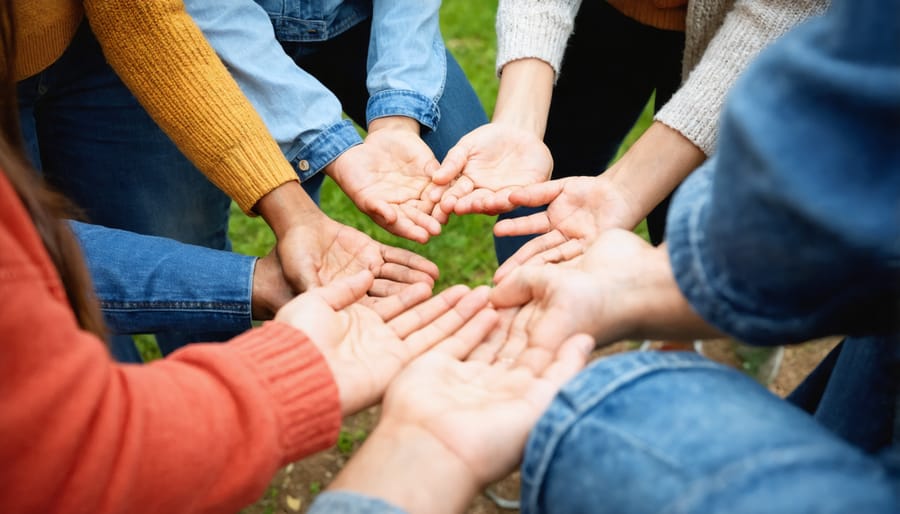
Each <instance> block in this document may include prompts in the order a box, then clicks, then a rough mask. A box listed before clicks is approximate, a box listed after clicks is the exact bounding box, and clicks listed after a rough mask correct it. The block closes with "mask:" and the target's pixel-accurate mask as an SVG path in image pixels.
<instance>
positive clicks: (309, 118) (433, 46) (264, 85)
mask: <svg viewBox="0 0 900 514" xmlns="http://www.w3.org/2000/svg"><path fill="white" fill-rule="evenodd" d="M440 5H441V2H440V1H439V0H318V1H308V0H307V1H300V0H256V1H255V2H254V0H186V1H185V6H186V7H187V10H188V12H189V13H190V15H191V16H192V17H193V18H194V21H195V22H196V23H197V25H198V26H199V27H200V29H201V30H202V31H203V33H204V35H205V36H206V38H207V39H208V41H209V42H210V44H211V45H212V46H213V48H215V50H216V52H217V53H218V55H219V57H220V58H221V59H222V61H223V62H224V63H225V64H226V66H228V68H229V70H230V71H231V72H232V75H233V76H234V78H235V80H237V82H238V85H240V87H241V89H242V90H243V91H244V94H245V95H246V96H247V98H248V99H249V100H250V102H251V103H253V105H254V107H256V110H257V112H259V114H260V116H261V117H262V118H263V121H265V123H266V125H267V126H268V127H269V130H270V132H271V133H272V135H273V137H274V138H275V140H276V141H277V142H278V144H279V145H280V146H281V150H282V152H283V153H284V154H285V156H286V157H287V158H288V160H289V161H291V163H293V164H294V165H295V168H296V169H297V171H298V175H299V176H300V179H301V180H306V179H307V178H309V177H310V176H312V175H314V174H315V173H317V172H318V171H320V170H321V169H322V168H323V167H325V166H326V165H327V164H329V163H330V162H331V161H333V160H334V159H335V158H336V157H337V156H339V155H340V154H341V153H343V152H344V151H346V150H347V149H348V148H350V147H351V146H353V145H355V144H358V143H360V142H361V141H362V139H361V137H360V136H359V134H358V133H357V132H356V129H355V128H354V127H353V124H352V123H351V122H350V121H349V120H346V119H343V117H342V109H341V104H340V102H339V100H338V99H337V97H336V96H335V95H334V94H332V93H331V92H330V91H329V90H328V89H327V88H326V87H325V86H323V85H322V84H321V83H320V82H319V81H318V80H317V79H316V78H315V77H313V76H312V75H310V74H309V73H307V72H305V71H304V70H302V69H301V68H299V67H298V66H297V65H296V64H295V63H294V62H293V60H292V59H291V58H290V57H288V56H287V55H286V54H285V52H284V50H283V49H282V47H281V45H280V44H279V41H283V42H299V43H315V42H324V41H328V40H330V39H332V38H334V37H336V36H338V35H340V34H342V33H343V32H345V31H346V30H348V29H349V28H351V27H353V26H355V25H357V24H359V23H360V22H362V21H364V20H366V19H369V18H371V20H372V33H371V37H370V41H369V48H368V64H367V72H368V73H367V77H366V88H367V89H368V93H369V100H368V104H367V109H366V123H367V124H368V123H369V122H371V121H372V120H373V119H376V118H380V117H384V116H393V115H402V116H408V117H410V118H414V119H416V120H417V121H418V122H419V123H420V124H422V125H423V126H424V127H426V128H428V129H431V130H434V129H435V128H436V126H437V123H438V119H439V117H440V113H439V111H438V107H437V102H438V100H439V99H440V97H441V95H442V93H443V90H444V81H445V76H446V64H447V63H446V53H445V48H444V43H443V38H442V36H441V33H440V26H439V23H438V15H439V11H440ZM273 28H274V33H273ZM273 36H274V37H273ZM276 39H277V40H276Z"/></svg>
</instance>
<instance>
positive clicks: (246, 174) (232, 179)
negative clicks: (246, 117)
mask: <svg viewBox="0 0 900 514" xmlns="http://www.w3.org/2000/svg"><path fill="white" fill-rule="evenodd" d="M216 167H217V173H216V174H215V175H208V176H210V177H211V178H216V179H217V182H219V181H221V183H217V184H216V185H217V186H219V187H220V188H222V190H224V191H225V193H226V194H227V195H228V196H230V197H231V198H232V199H233V200H234V201H235V203H237V204H238V206H239V207H240V208H241V210H243V211H244V213H246V214H249V215H253V214H254V213H253V212H252V209H253V206H254V205H256V203H257V202H258V201H259V200H260V198H262V197H263V196H265V195H267V194H268V193H270V192H271V191H272V190H274V189H275V188H277V187H278V186H281V185H282V184H286V183H288V182H291V181H295V180H298V179H297V174H296V173H295V172H294V170H293V168H291V165H290V163H289V162H288V161H287V159H285V158H284V156H283V155H282V154H281V150H280V149H279V148H278V145H276V144H275V141H271V140H270V141H259V140H252V139H251V140H249V141H247V143H246V144H243V145H241V146H238V147H234V148H232V149H231V150H230V151H229V152H228V154H227V155H225V156H223V157H222V160H221V161H220V162H219V164H218V166H216Z"/></svg>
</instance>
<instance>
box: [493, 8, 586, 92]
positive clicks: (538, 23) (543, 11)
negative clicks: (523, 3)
mask: <svg viewBox="0 0 900 514" xmlns="http://www.w3.org/2000/svg"><path fill="white" fill-rule="evenodd" d="M548 3H552V2H548ZM538 5H539V6H530V7H529V8H527V9H514V8H511V7H508V6H506V5H504V3H503V2H501V3H500V7H499V9H498V11H497V23H496V25H497V27H496V30H497V64H496V66H497V70H496V71H497V76H498V77H499V76H500V74H501V71H502V69H503V66H505V65H506V64H507V63H509V62H511V61H515V60H518V59H528V58H535V59H540V60H542V61H546V62H547V63H548V64H549V65H550V66H552V67H553V71H554V72H556V77H557V78H558V77H559V72H560V69H561V68H562V61H563V54H565V51H566V44H567V43H568V41H569V36H570V35H571V34H572V30H573V28H574V26H575V12H563V11H560V10H559V9H558V8H557V9H554V8H552V6H547V5H545V4H538Z"/></svg>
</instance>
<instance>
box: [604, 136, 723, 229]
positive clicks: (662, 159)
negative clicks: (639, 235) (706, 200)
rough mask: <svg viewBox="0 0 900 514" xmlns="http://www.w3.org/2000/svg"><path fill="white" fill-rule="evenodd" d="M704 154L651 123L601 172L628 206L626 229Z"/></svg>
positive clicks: (703, 157) (676, 182) (672, 189)
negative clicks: (614, 186) (629, 146)
mask: <svg viewBox="0 0 900 514" xmlns="http://www.w3.org/2000/svg"><path fill="white" fill-rule="evenodd" d="M704 160H706V154H704V153H703V151H702V150H701V149H700V148H698V147H697V146H696V145H694V143H692V142H691V141H690V140H689V139H687V138H686V137H684V136H683V135H682V134H681V133H679V132H678V131H676V130H673V129H672V128H670V127H668V126H666V125H664V124H662V123H660V122H658V121H657V122H654V123H653V124H652V125H650V127H649V128H648V129H647V130H646V132H644V134H643V135H642V136H641V137H640V138H638V140H637V141H635V143H634V144H633V145H632V146H631V148H629V149H628V151H627V152H626V153H625V154H624V155H623V156H622V157H621V158H620V159H619V160H618V161H617V162H616V163H615V164H614V165H613V166H612V167H610V169H609V170H607V171H606V173H604V176H605V177H606V178H608V179H609V180H611V181H612V182H613V183H614V184H616V185H618V186H619V188H620V190H621V191H622V193H623V195H624V197H625V199H626V201H627V203H628V205H629V206H630V207H631V208H630V209H629V211H628V214H627V215H629V216H631V219H629V220H627V221H628V227H634V226H637V224H638V223H640V221H641V220H642V219H644V218H645V217H646V216H647V214H649V213H650V211H651V210H653V208H654V207H656V206H657V205H659V203H660V202H662V201H663V199H665V198H666V196H668V195H669V193H671V192H672V191H674V190H675V188H677V187H678V185H679V184H680V183H681V182H682V181H683V180H684V179H685V177H687V176H688V175H689V174H690V173H691V172H692V171H693V170H694V169H696V168H697V166H699V165H700V164H702V163H703V161H704Z"/></svg>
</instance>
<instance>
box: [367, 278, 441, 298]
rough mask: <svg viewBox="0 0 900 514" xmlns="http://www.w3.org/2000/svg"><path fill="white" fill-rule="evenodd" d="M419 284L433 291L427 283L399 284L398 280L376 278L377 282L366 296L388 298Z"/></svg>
mask: <svg viewBox="0 0 900 514" xmlns="http://www.w3.org/2000/svg"><path fill="white" fill-rule="evenodd" d="M419 283H421V284H423V285H425V287H427V288H428V289H429V290H430V289H431V286H429V285H428V283H427V282H397V281H396V280H388V279H384V278H376V279H375V282H373V283H372V287H370V288H369V290H368V291H366V296H371V297H373V298H385V297H387V296H392V295H395V294H399V293H400V292H401V291H403V290H404V289H406V288H407V287H409V286H412V285H415V284H419Z"/></svg>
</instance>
